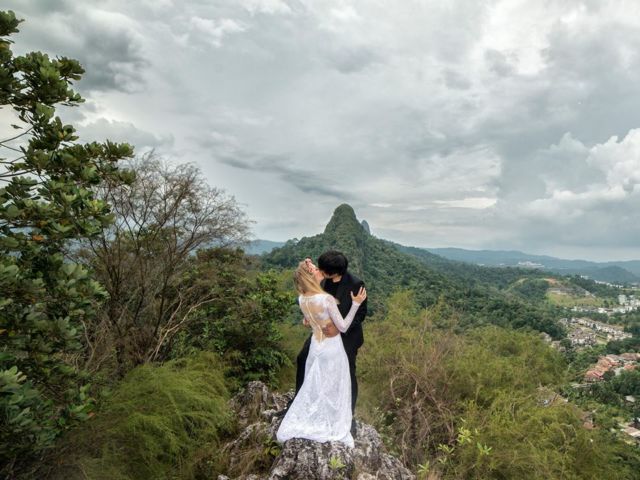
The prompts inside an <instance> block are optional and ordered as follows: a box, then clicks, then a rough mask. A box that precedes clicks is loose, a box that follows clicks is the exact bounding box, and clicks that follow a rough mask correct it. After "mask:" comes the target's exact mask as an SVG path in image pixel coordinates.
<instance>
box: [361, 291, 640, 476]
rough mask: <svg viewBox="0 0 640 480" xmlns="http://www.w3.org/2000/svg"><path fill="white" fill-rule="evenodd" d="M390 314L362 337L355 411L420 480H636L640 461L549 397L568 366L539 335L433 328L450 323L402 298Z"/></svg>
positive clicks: (445, 313) (392, 302)
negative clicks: (429, 477)
mask: <svg viewBox="0 0 640 480" xmlns="http://www.w3.org/2000/svg"><path fill="white" fill-rule="evenodd" d="M387 312H388V313H387V315H386V316H385V318H384V319H380V320H379V321H372V322H371V323H370V324H369V326H368V328H367V341H366V343H365V345H364V346H363V349H362V354H361V356H360V363H359V373H360V388H361V396H360V398H361V402H360V408H361V409H364V416H365V417H366V418H367V419H369V420H370V421H373V422H374V423H375V425H376V427H377V428H378V429H379V431H380V432H381V433H383V438H384V439H385V443H386V444H387V446H388V447H389V448H390V449H391V451H393V452H394V453H396V454H398V455H400V456H401V457H402V459H403V460H404V461H405V462H406V463H407V464H409V465H411V466H414V467H415V468H417V469H419V470H420V472H421V473H420V474H421V475H422V476H423V477H424V476H426V475H427V472H428V474H429V475H433V476H435V477H434V478H452V479H454V478H455V479H458V478H465V479H490V478H540V479H543V478H575V479H578V478H592V479H596V478H621V479H631V478H634V475H635V471H637V468H638V466H639V465H640V464H639V463H638V462H639V461H640V455H639V454H638V452H637V451H635V450H634V449H633V448H632V447H629V446H627V445H626V444H624V443H623V442H622V441H620V440H619V439H617V438H615V437H614V436H612V435H610V434H609V433H608V432H607V431H606V429H603V430H597V431H589V430H587V429H585V428H583V427H582V422H583V414H582V412H580V411H579V410H578V409H577V408H576V407H575V406H574V405H572V404H570V403H565V402H564V401H563V400H562V399H561V398H559V397H558V396H557V394H555V393H554V392H557V391H559V389H560V387H561V386H562V385H563V384H564V383H565V382H566V381H567V375H566V370H567V369H566V365H565V362H564V361H563V359H562V358H561V356H560V355H559V353H558V352H556V351H555V350H553V349H552V348H550V347H549V346H548V345H547V344H546V343H545V342H544V341H542V340H541V339H540V338H539V337H538V336H537V335H532V334H530V333H526V332H521V331H516V330H513V329H507V328H501V327H496V326H485V327H481V328H476V329H472V330H468V331H466V332H465V333H464V334H462V335H460V334H456V333H454V332H453V331H451V330H449V331H447V330H443V329H442V328H441V327H440V328H436V325H446V324H449V325H450V326H452V328H453V327H455V323H456V318H455V317H453V318H448V317H450V315H451V311H450V310H448V309H447V308H446V305H444V304H442V303H439V304H437V305H436V306H434V307H432V308H430V309H427V310H423V311H420V310H419V309H417V308H416V306H415V303H414V302H413V300H412V294H411V293H410V292H406V291H405V292H403V291H399V292H395V293H394V294H393V295H392V296H391V297H390V299H389V306H388V308H387ZM391 338H392V339H393V341H392V342H391V341H389V339H391ZM627 383H628V384H629V385H630V384H631V382H626V383H625V385H626V386H629V385H627ZM629 391H631V390H629ZM620 459H624V460H622V464H619V462H620ZM427 467H428V468H427ZM610 471H615V474H614V475H613V476H608V472H610Z"/></svg>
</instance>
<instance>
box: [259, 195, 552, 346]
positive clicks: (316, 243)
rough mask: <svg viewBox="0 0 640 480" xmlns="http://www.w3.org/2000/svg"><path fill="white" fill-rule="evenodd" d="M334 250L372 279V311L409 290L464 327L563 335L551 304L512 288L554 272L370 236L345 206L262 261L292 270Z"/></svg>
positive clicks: (423, 303)
mask: <svg viewBox="0 0 640 480" xmlns="http://www.w3.org/2000/svg"><path fill="white" fill-rule="evenodd" d="M329 249H336V250H340V251H342V252H344V253H345V254H346V255H347V257H348V258H349V270H350V271H351V272H353V273H355V274H356V275H357V276H359V277H360V278H363V279H364V280H365V281H366V282H367V290H368V292H369V294H370V298H369V307H370V308H371V311H372V312H373V311H380V310H381V309H382V310H383V309H384V306H385V303H386V299H387V298H388V297H389V295H391V294H392V293H393V292H394V291H396V290H397V289H410V290H412V291H413V292H414V299H415V301H416V303H417V305H418V306H433V305H435V304H438V303H440V304H441V305H442V309H443V310H442V311H443V312H444V311H445V310H448V309H453V310H451V312H453V311H455V312H456V313H455V315H457V316H458V317H457V318H458V320H457V322H458V325H459V326H460V327H465V326H471V325H482V324H487V323H493V324H497V325H502V326H507V325H509V326H512V327H514V328H518V327H528V328H533V329H536V330H540V331H546V332H547V333H550V334H551V335H552V336H554V337H558V336H559V335H561V332H562V329H561V328H560V327H559V326H558V325H557V323H556V322H555V317H556V314H557V312H555V311H554V309H553V308H552V307H550V306H549V305H546V304H535V305H534V304H533V303H531V302H530V301H528V299H526V298H523V297H522V296H520V295H518V294H516V293H515V292H512V291H511V290H510V289H509V286H510V285H512V284H513V283H514V282H516V281H519V280H520V279H522V278H537V277H543V276H545V275H546V276H549V274H543V273H542V272H538V271H535V270H531V269H522V268H496V267H479V266H476V265H469V264H467V263H462V262H459V261H454V260H449V259H446V258H444V257H442V256H439V255H435V254H433V253H430V252H427V251H426V250H421V249H412V248H411V247H402V246H401V245H398V244H395V243H392V242H389V241H386V240H383V239H380V238H377V237H375V236H373V235H371V234H370V233H369V231H368V229H367V226H366V224H363V223H361V222H359V221H358V220H357V218H356V215H355V212H354V211H353V208H351V207H350V206H349V205H346V204H345V205H340V206H339V207H338V208H336V210H335V211H334V213H333V216H332V217H331V220H330V221H329V223H328V224H327V226H326V227H325V229H324V232H323V233H320V234H317V235H314V236H311V237H304V238H301V239H292V240H289V241H287V242H286V243H285V244H284V245H282V246H281V247H278V248H274V249H273V250H271V251H270V252H269V253H266V254H264V255H262V257H261V259H262V263H263V266H264V267H266V268H271V267H280V268H287V269H289V268H294V267H295V266H297V264H298V262H300V260H301V259H303V258H305V257H306V256H310V257H311V258H317V257H318V256H319V255H320V254H321V253H322V252H324V251H326V250H329ZM452 315H453V313H452Z"/></svg>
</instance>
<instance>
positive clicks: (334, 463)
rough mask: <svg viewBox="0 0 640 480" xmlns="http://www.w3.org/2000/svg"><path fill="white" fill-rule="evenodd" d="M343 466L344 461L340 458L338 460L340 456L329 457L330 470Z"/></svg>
mask: <svg viewBox="0 0 640 480" xmlns="http://www.w3.org/2000/svg"><path fill="white" fill-rule="evenodd" d="M344 467H346V465H345V464H344V462H343V461H342V460H340V458H338V457H331V458H330V459H329V468H330V469H331V470H340V469H342V468H344Z"/></svg>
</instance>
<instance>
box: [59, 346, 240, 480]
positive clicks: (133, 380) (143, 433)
mask: <svg viewBox="0 0 640 480" xmlns="http://www.w3.org/2000/svg"><path fill="white" fill-rule="evenodd" d="M228 398H229V394H228V391H227V388H226V387H225V384H224V375H223V372H222V368H221V365H220V362H219V360H218V359H217V357H216V355H214V354H211V353H202V354H200V355H197V356H194V357H191V358H184V359H176V360H172V361H170V362H167V363H166V364H164V365H162V366H154V365H143V366H140V367H137V368H135V369H134V370H132V371H131V372H129V374H128V375H127V376H126V377H125V378H124V380H123V381H122V382H121V383H120V384H119V385H118V386H117V387H116V388H115V390H114V391H113V392H112V393H111V395H109V396H108V397H107V399H106V401H105V403H104V405H103V406H102V408H101V409H100V411H99V412H98V414H97V415H96V416H95V417H94V418H92V419H91V421H89V422H87V423H86V424H85V425H83V426H82V427H81V430H80V431H78V432H73V433H72V434H70V435H68V436H67V438H66V439H64V441H63V443H62V445H61V446H60V448H59V451H58V452H57V455H58V456H59V458H57V459H56V461H55V462H53V463H55V464H57V465H59V466H58V468H59V469H60V470H64V471H73V472H83V474H84V476H83V477H82V478H87V479H90V480H101V479H104V480H107V479H108V480H111V479H112V478H118V479H126V480H134V479H141V478H153V479H170V478H182V479H188V478H194V475H195V473H194V472H195V469H196V467H197V465H196V464H197V463H198V462H199V459H200V458H201V457H202V456H206V455H210V454H211V451H214V452H215V450H216V449H217V448H218V440H219V439H220V437H221V435H222V434H223V433H224V432H225V431H227V430H228V429H229V428H230V427H231V426H232V414H231V411H230V410H229V407H228V406H227V401H228Z"/></svg>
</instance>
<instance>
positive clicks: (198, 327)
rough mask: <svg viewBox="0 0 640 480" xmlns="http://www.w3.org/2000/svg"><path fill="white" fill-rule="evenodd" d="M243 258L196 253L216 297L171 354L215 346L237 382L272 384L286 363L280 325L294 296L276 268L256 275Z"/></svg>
mask: <svg viewBox="0 0 640 480" xmlns="http://www.w3.org/2000/svg"><path fill="white" fill-rule="evenodd" d="M245 262H246V257H244V255H243V253H242V251H240V250H235V251H234V250H229V249H210V250H206V251H205V250H203V251H199V252H198V260H197V266H196V269H197V272H198V278H200V279H201V280H205V279H206V280H207V285H208V286H209V288H210V289H211V291H212V293H215V294H216V295H215V296H216V301H215V302H212V303H210V304H207V305H205V306H203V307H202V308H200V309H199V310H198V312H197V313H196V319H195V320H194V321H193V322H191V324H190V325H189V327H188V328H187V329H185V331H184V332H183V333H182V334H181V335H179V337H178V339H177V341H176V344H175V345H174V347H173V350H174V353H173V355H182V354H184V353H185V352H188V351H193V350H199V349H203V350H213V351H215V352H218V353H219V354H220V355H222V356H223V358H225V360H227V363H228V364H229V366H230V367H229V372H228V373H229V377H230V378H232V379H233V380H234V381H235V382H237V383H238V385H241V384H243V383H245V382H248V381H251V380H263V381H266V382H268V383H271V384H273V383H275V379H276V376H277V374H278V371H279V370H280V368H281V367H282V366H283V365H284V364H286V363H287V362H288V358H287V356H286V355H285V354H284V353H283V351H282V349H281V347H280V344H279V342H280V339H281V334H280V332H279V330H278V325H279V324H280V323H282V322H283V320H284V319H285V318H287V317H288V315H289V312H290V310H291V309H292V307H293V306H294V305H295V301H294V295H293V294H292V291H291V290H288V291H287V290H284V289H283V288H282V286H281V282H280V279H279V277H278V275H277V274H276V273H275V272H260V273H255V274H254V272H252V271H251V270H249V269H248V268H249V267H248V266H247V265H245ZM296 308H297V307H296Z"/></svg>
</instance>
